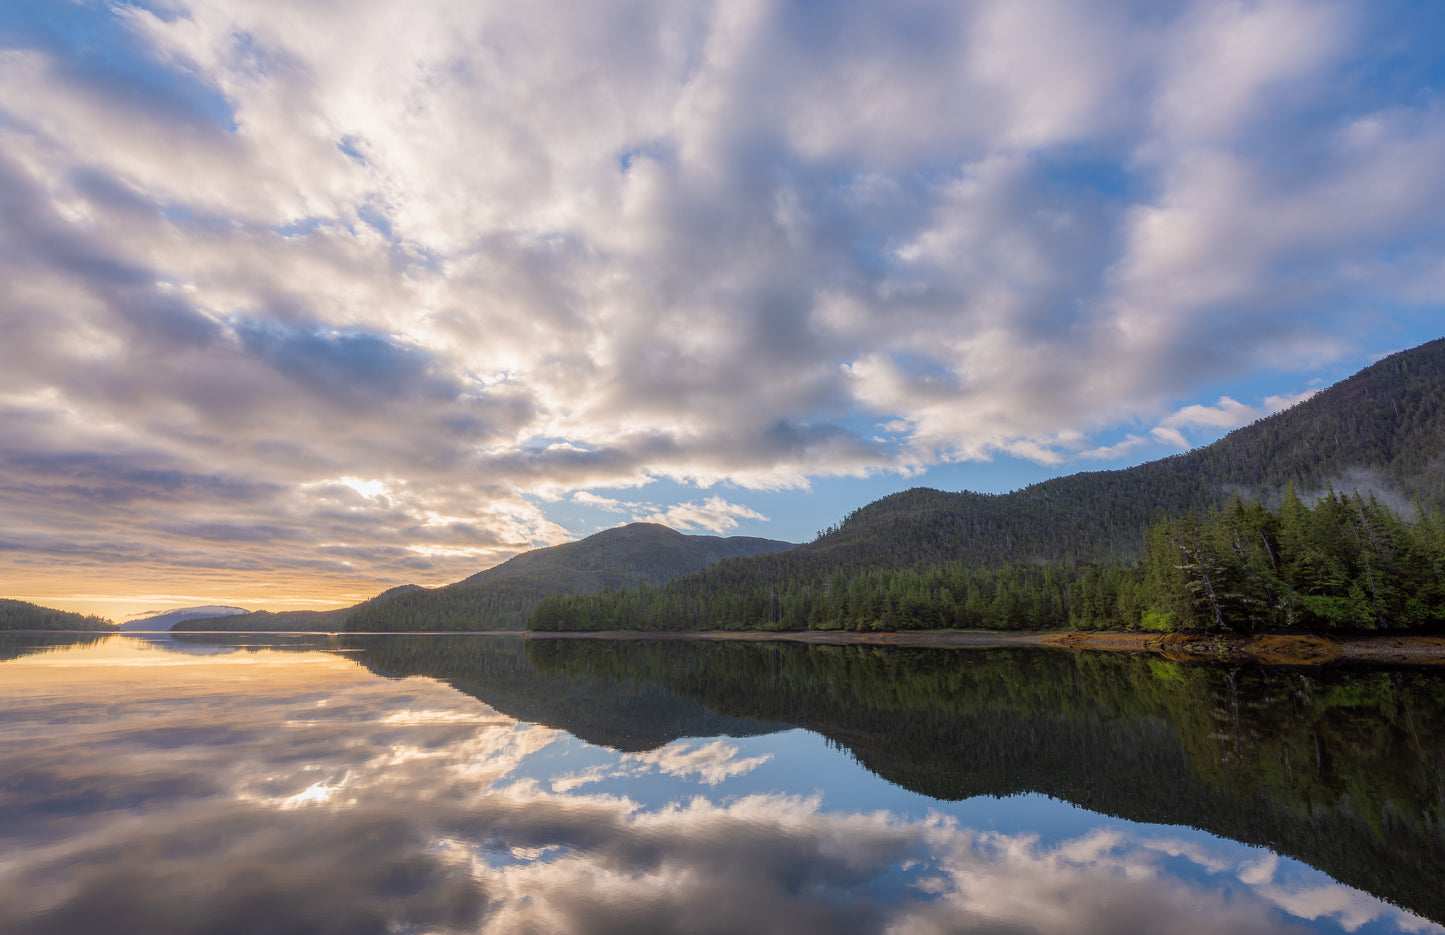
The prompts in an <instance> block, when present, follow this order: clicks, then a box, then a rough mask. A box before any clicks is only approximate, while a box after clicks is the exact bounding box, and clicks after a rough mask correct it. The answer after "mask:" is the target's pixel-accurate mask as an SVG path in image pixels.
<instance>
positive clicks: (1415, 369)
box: [542, 339, 1445, 628]
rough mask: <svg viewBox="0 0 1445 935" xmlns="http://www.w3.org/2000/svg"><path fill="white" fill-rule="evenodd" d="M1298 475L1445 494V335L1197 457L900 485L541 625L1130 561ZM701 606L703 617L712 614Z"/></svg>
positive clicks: (571, 607) (1269, 497) (1312, 482)
mask: <svg viewBox="0 0 1445 935" xmlns="http://www.w3.org/2000/svg"><path fill="white" fill-rule="evenodd" d="M1289 485H1293V486H1294V488H1295V490H1296V491H1298V492H1299V493H1300V494H1301V495H1302V496H1305V497H1306V498H1308V497H1309V496H1310V495H1311V494H1313V493H1318V492H1322V491H1324V490H1326V489H1328V488H1330V487H1333V488H1335V489H1336V490H1341V491H1348V490H1354V489H1358V490H1360V491H1361V492H1362V493H1373V494H1375V495H1377V496H1378V497H1379V498H1380V499H1381V500H1382V502H1385V503H1387V504H1389V505H1392V506H1394V507H1395V508H1397V509H1404V510H1406V511H1408V510H1410V508H1411V507H1410V504H1411V501H1412V500H1415V501H1418V502H1419V503H1420V504H1421V505H1423V506H1425V507H1427V508H1430V509H1440V508H1442V507H1445V339H1441V340H1437V341H1432V342H1430V343H1429V344H1425V345H1422V346H1420V347H1417V348H1414V349H1412V350H1408V351H1403V352H1400V353H1398V354H1394V355H1392V356H1390V357H1387V358H1385V359H1383V360H1381V361H1379V362H1378V363H1376V364H1374V365H1372V366H1370V367H1368V368H1366V369H1365V370H1362V371H1361V372H1359V373H1357V374H1355V375H1354V376H1352V377H1350V378H1348V379H1346V380H1344V381H1341V382H1340V383H1337V384H1335V385H1334V386H1332V387H1330V388H1328V389H1326V390H1323V391H1321V392H1319V393H1317V394H1315V395H1314V396H1312V397H1311V398H1309V399H1307V400H1305V401H1303V402H1301V403H1299V404H1297V405H1295V406H1293V407H1291V408H1290V409H1288V410H1285V411H1283V412H1280V413H1276V414H1275V415H1272V416H1269V417H1268V418H1265V419H1261V420H1259V421H1258V422H1255V423H1253V424H1251V425H1248V426H1246V427H1244V428H1241V429H1238V430H1236V431H1234V432H1231V433H1230V434H1229V435H1227V436H1225V437H1224V438H1222V439H1220V440H1219V441H1217V442H1215V443H1214V444H1212V445H1209V446H1207V447H1204V448H1199V449H1196V450H1194V451H1191V452H1188V453H1186V454H1180V455H1175V456H1173V457H1170V458H1164V459H1162V460H1159V461H1152V462H1149V463H1147V464H1142V465H1139V466H1137V467H1133V468H1127V469H1124V470H1116V471H1098V472H1091V473H1081V474H1074V475H1070V476H1068V477H1060V478H1055V479H1053V480H1048V481H1044V482H1042V483H1038V484H1034V485H1032V486H1029V487H1026V488H1023V489H1022V490H1018V491H1015V492H1013V493H1009V494H979V493H968V492H964V493H945V492H943V491H939V490H929V489H923V488H918V489H914V490H908V491H904V492H902V493H898V494H894V495H893V496H890V497H885V498H883V499H881V500H878V501H876V502H874V503H871V504H868V505H867V506H864V507H862V508H860V509H858V510H855V511H854V512H853V513H851V514H850V515H849V516H848V517H847V518H846V519H844V520H843V522H842V523H841V524H840V525H839V526H838V527H836V528H835V529H833V530H831V531H830V532H828V533H827V534H825V535H822V536H820V537H819V538H818V539H816V540H815V541H813V542H811V543H808V544H806V545H802V546H799V547H798V548H796V549H793V550H791V551H788V552H785V553H782V554H778V555H764V556H759V557H754V558H751V559H746V560H741V561H737V562H729V563H727V564H725V565H720V566H717V567H714V568H710V569H707V570H705V571H703V572H700V573H697V574H694V575H691V576H688V577H686V578H681V579H678V580H676V581H674V582H672V583H671V584H670V585H668V586H667V587H666V588H665V589H659V590H657V591H652V592H644V593H643V594H639V595H628V596H625V597H622V596H619V597H618V598H616V599H613V600H610V601H609V602H607V603H608V606H607V607H606V608H605V613H603V614H599V613H598V612H597V609H594V608H588V607H584V606H581V604H580V602H577V601H571V602H560V603H559V602H549V603H548V605H547V606H546V607H545V610H546V612H547V613H546V616H547V617H548V620H547V621H544V622H542V625H544V626H549V627H550V626H555V625H562V626H566V627H569V628H570V626H572V625H575V624H576V623H582V624H585V623H586V620H587V619H588V617H589V616H592V617H599V616H605V617H607V618H610V619H611V620H614V621H619V622H621V621H626V620H629V619H642V618H647V619H652V620H660V619H664V618H665V619H671V620H676V619H679V618H680V617H681V616H685V615H686V611H685V610H684V612H683V613H682V614H679V613H674V612H671V611H669V612H668V613H660V607H661V606H662V605H666V606H667V607H677V608H702V607H708V608H719V607H721V615H722V618H723V619H722V620H721V621H719V620H716V619H715V620H714V621H713V622H712V623H711V624H709V625H714V626H716V625H730V626H764V625H770V624H772V623H773V622H775V621H777V620H778V619H779V615H780V608H781V607H782V605H783V601H784V598H785V596H787V595H790V594H791V595H797V594H804V593H807V592H808V591H810V590H817V589H821V590H823V591H824V592H826V590H827V589H828V588H829V587H830V586H836V585H839V584H841V583H843V582H845V581H846V580H847V579H850V578H854V577H855V576H858V575H860V574H863V573H866V572H878V571H889V570H899V569H911V570H918V571H923V570H927V569H932V568H939V567H942V566H945V565H949V566H963V567H968V568H980V569H982V568H997V567H1002V566H1010V565H1034V564H1039V563H1045V562H1058V563H1066V564H1067V563H1075V562H1088V563H1106V564H1128V563H1132V562H1134V561H1135V560H1137V559H1138V558H1139V557H1140V556H1141V555H1142V554H1143V551H1144V545H1145V533H1146V530H1147V529H1148V528H1149V527H1150V526H1151V525H1153V524H1154V523H1155V522H1157V521H1158V520H1159V519H1161V518H1165V517H1179V516H1183V515H1185V514H1188V513H1196V514H1202V513H1205V512H1207V511H1209V510H1210V509H1213V508H1216V507H1219V506H1223V505H1224V504H1225V503H1227V502H1228V501H1229V500H1230V499H1231V498H1232V497H1233V496H1234V495H1235V494H1239V495H1241V496H1243V497H1244V498H1246V499H1251V500H1260V501H1262V502H1264V503H1266V504H1275V503H1278V502H1279V501H1280V499H1281V496H1282V494H1283V491H1284V490H1285V489H1286V487H1287V486H1289ZM719 595H724V596H726V597H727V598H728V599H727V600H725V601H722V602H721V603H722V604H726V605H727V606H721V605H720V602H719V599H718V596H719ZM775 600H776V603H775ZM624 605H625V606H624ZM639 611H640V612H639ZM693 616H695V617H696V618H697V620H698V621H700V622H699V623H697V624H696V625H703V622H701V621H702V618H703V617H705V616H708V614H694V615H693ZM712 616H713V617H716V616H717V614H716V613H713V614H712ZM558 621H561V623H558ZM685 625H693V624H685Z"/></svg>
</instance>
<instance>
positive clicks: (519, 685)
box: [0, 635, 1445, 935]
mask: <svg viewBox="0 0 1445 935" xmlns="http://www.w3.org/2000/svg"><path fill="white" fill-rule="evenodd" d="M1441 921H1445V677H1442V675H1441V674H1439V673H1435V672H1430V671H1425V670H1415V671H1411V670H1363V669H1353V670H1344V669H1333V670H1323V671H1305V670H1263V669H1257V668H1223V667H1212V666H1186V665H1181V664H1176V663H1173V662H1168V661H1164V660H1159V659H1138V658H1128V657H1121V656H1111V655H1104V654H1072V653H1068V652H1063V651H1058V650H1046V649H1005V650H976V649H917V648H880V647H860V646H847V647H840V646H804V645H792V644H754V643H706V642H662V643H655V642H641V641H638V642H633V641H623V642H603V641H586V640H567V641H562V640H540V639H521V638H511V637H507V638H495V637H494V638H483V637H469V636H439V637H403V636H355V637H350V636H348V637H258V636H252V637H235V636H230V637H221V636H202V635H186V636H180V635H176V636H175V637H168V636H155V637H150V638H136V637H122V636H113V637H110V636H108V637H100V638H95V637H87V638H66V637H56V636H23V635H10V636H0V931H3V932H5V933H14V935H22V933H45V935H66V933H87V935H90V933H95V932H147V933H169V932H185V933H191V932H195V933H229V932H246V933H292V932H295V933H331V932H334V933H371V932H375V933H433V932H436V933H440V932H486V933H492V932H498V933H532V932H537V933H544V932H577V933H594V932H595V933H610V932H689V933H711V932H746V933H749V935H760V933H769V932H790V933H792V932H845V933H847V932H889V933H900V935H902V933H909V935H913V933H917V935H925V933H945V932H979V933H984V932H987V933H1015V932H1017V933H1024V932H1030V933H1121V932H1171V933H1196V932H1197V933H1206V932H1208V933H1216V932H1261V933H1263V932H1271V933H1273V932H1340V931H1344V932H1359V933H1373V932H1445V929H1442V928H1441V927H1440V926H1439V925H1438V924H1436V923H1438V922H1441Z"/></svg>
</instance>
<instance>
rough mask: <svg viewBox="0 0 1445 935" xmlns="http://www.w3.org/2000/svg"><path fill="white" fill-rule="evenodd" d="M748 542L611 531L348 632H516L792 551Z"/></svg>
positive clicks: (424, 597)
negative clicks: (538, 618)
mask: <svg viewBox="0 0 1445 935" xmlns="http://www.w3.org/2000/svg"><path fill="white" fill-rule="evenodd" d="M793 547H794V546H793V544H792V543H790V542H778V541H776V540H773V539H757V538H752V537H747V536H732V537H727V538H723V537H719V536H686V535H683V534H682V533H680V532H677V531H676V530H673V529H669V528H668V527H666V526H660V525H657V524H655V523H632V524H631V525H628V526H620V527H618V528H616V529H606V530H603V531H602V532H599V533H597V534H596V535H592V536H588V537H587V538H585V539H581V540H578V541H577V542H568V543H565V544H563V545H554V546H552V547H551V548H546V549H534V550H532V551H531V552H524V553H522V554H521V555H518V556H516V557H515V558H512V559H510V560H508V561H506V562H503V563H502V564H500V565H497V566H496V567H494V568H488V569H487V570H486V571H482V572H478V573H477V574H475V575H472V576H471V577H470V578H467V579H466V580H464V581H459V582H457V583H456V584H451V585H447V586H446V587H443V588H436V589H434V590H429V589H424V588H419V589H416V590H412V591H408V592H406V593H404V594H398V595H395V596H393V597H390V598H388V599H386V600H376V601H372V602H368V603H367V604H362V605H360V606H358V607H357V608H355V611H354V612H353V613H352V614H351V616H350V617H349V619H348V620H347V622H346V629H347V630H366V631H374V630H515V629H521V628H522V627H523V626H525V625H526V622H527V617H528V615H529V614H530V613H531V611H532V608H533V607H534V606H536V604H537V602H538V601H540V600H541V599H543V598H544V597H548V596H552V595H559V594H563V595H565V594H592V593H596V592H599V591H607V590H615V589H618V588H630V587H637V586H639V585H657V584H661V583H663V582H665V581H670V580H671V579H673V578H676V577H678V576H680V575H686V574H689V573H692V572H696V571H699V570H701V569H704V568H707V567H708V566H710V565H713V564H716V563H717V562H720V561H722V560H723V559H725V558H738V557H746V556H755V555H760V554H763V553H770V552H779V551H782V550H784V549H791V548H793Z"/></svg>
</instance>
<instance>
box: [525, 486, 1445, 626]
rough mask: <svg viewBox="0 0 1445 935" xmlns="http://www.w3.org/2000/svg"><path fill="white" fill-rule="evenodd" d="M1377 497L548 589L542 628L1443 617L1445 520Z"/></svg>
mask: <svg viewBox="0 0 1445 935" xmlns="http://www.w3.org/2000/svg"><path fill="white" fill-rule="evenodd" d="M1415 513H1416V516H1415V518H1414V519H1410V520H1407V519H1405V518H1403V517H1402V516H1400V515H1399V514H1397V513H1395V512H1394V511H1392V510H1390V509H1389V508H1387V507H1386V506H1384V505H1383V504H1381V503H1380V502H1379V501H1378V500H1377V499H1376V498H1375V497H1374V496H1373V495H1370V496H1364V495H1361V494H1360V493H1358V492H1353V493H1348V494H1345V493H1337V492H1334V491H1329V492H1327V493H1325V494H1324V495H1322V496H1320V497H1318V498H1317V499H1315V500H1314V501H1313V502H1306V501H1305V500H1303V499H1302V498H1301V497H1300V496H1299V495H1298V494H1297V493H1296V492H1295V490H1294V488H1293V486H1289V487H1287V488H1286V490H1285V492H1284V494H1283V496H1282V498H1281V502H1280V505H1279V506H1278V507H1277V508H1275V509H1270V508H1267V507H1266V506H1264V505H1263V504H1261V503H1258V502H1246V501H1244V500H1243V499H1241V498H1239V497H1235V498H1234V500H1233V501H1232V502H1231V503H1230V504H1229V505H1227V506H1226V507H1224V508H1223V509H1219V510H1215V511H1212V512H1211V513H1209V514H1207V515H1205V516H1203V517H1199V516H1196V515H1195V514H1193V513H1188V514H1185V515H1183V516H1181V517H1179V518H1175V519H1164V520H1161V521H1160V522H1158V523H1156V524H1155V525H1153V526H1152V527H1151V528H1150V529H1149V530H1148V531H1147V534H1146V536H1145V542H1144V555H1143V558H1142V559H1141V560H1139V561H1137V562H1134V563H1128V564H1126V563H1112V564H1111V563H1093V562H1078V561H1072V562H1069V561H1055V562H1043V563H1028V564H1010V565H1001V566H997V567H992V568H978V567H969V566H966V565H963V564H961V563H950V564H942V565H938V566H935V567H932V568H926V569H916V568H873V569H867V570H862V571H858V572H856V573H853V574H851V575H850V574H847V573H846V572H844V571H843V570H840V569H835V570H834V571H833V572H832V574H831V575H829V576H828V577H827V578H825V579H823V580H821V581H818V580H816V579H809V578H806V577H791V576H789V575H787V574H786V572H787V571H788V570H789V569H788V568H787V566H786V565H783V564H781V563H776V564H774V563H758V562H751V563H742V562H724V563H722V564H721V565H718V566H715V567H714V568H713V569H711V570H710V572H709V573H708V574H706V575H694V576H691V577H688V578H682V579H678V580H676V581H673V582H670V583H668V584H665V585H662V586H660V587H644V588H635V589H627V590H617V591H612V592H607V593H602V594H591V595H578V596H554V597H549V598H546V599H544V600H542V601H541V602H540V603H539V604H538V605H537V606H536V608H535V609H534V610H533V612H532V614H531V617H530V620H529V625H530V626H531V627H532V628H533V629H539V630H607V629H640V630H691V629H765V630H766V629H776V630H803V629H821V630H830V629H831V630H920V629H952V628H957V629H1043V628H1058V627H1070V628H1077V629H1090V630H1097V629H1145V630H1159V631H1175V630H1187V631H1199V630H1205V631H1208V630H1224V631H1250V632H1253V631H1256V630H1261V629H1291V628H1308V629H1341V630H1370V629H1386V628H1389V629H1409V628H1420V627H1426V626H1433V625H1440V624H1442V623H1445V521H1442V519H1441V517H1440V515H1439V514H1438V513H1435V512H1426V511H1424V510H1423V509H1417V510H1416V511H1415Z"/></svg>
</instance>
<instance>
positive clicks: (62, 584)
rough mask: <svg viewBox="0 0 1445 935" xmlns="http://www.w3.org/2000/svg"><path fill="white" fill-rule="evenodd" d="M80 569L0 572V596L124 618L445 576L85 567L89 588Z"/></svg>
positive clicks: (353, 599) (339, 601) (349, 594)
mask: <svg viewBox="0 0 1445 935" xmlns="http://www.w3.org/2000/svg"><path fill="white" fill-rule="evenodd" d="M78 574H79V573H77V574H68V575H64V574H62V575H54V574H47V575H44V576H38V577H30V578H27V579H26V580H24V581H20V580H15V579H6V578H0V597H4V598H9V599H11V600H17V601H27V602H29V603H31V604H38V605H39V606H41V607H49V608H52V609H54V610H65V611H71V612H74V613H81V614H89V615H95V616H99V617H104V618H106V619H108V620H110V621H112V622H114V623H117V624H120V623H125V622H127V621H130V620H138V619H141V618H143V617H148V616H151V615H154V614H157V613H164V612H166V611H171V610H179V609H181V608H185V607H198V606H206V605H218V606H220V605H224V606H227V607H244V608H245V609H246V610H252V611H254V610H269V611H286V610H335V609H336V608H339V607H350V606H352V605H354V604H359V603H361V602H362V601H364V600H367V599H368V598H372V597H375V596H376V595H378V594H380V593H381V592H382V591H385V590H387V589H388V588H392V587H396V586H397V585H400V584H405V583H416V584H422V585H423V586H424V587H435V586H437V585H440V584H447V583H450V582H449V581H439V582H404V581H394V582H384V581H375V580H371V579H357V580H339V581H338V580H335V579H327V578H307V577H305V576H287V577H285V578H280V577H279V576H278V577H277V578H274V579H271V580H256V579H254V578H252V577H250V576H216V575H195V576H191V577H179V578H178V577H175V576H169V577H168V579H167V580H166V581H165V582H164V583H161V582H158V581H157V580H155V579H145V578H132V577H129V576H121V575H112V576H97V575H93V574H91V573H89V572H86V573H83V575H84V577H83V580H84V590H83V591H77V589H76V587H75V584H76V578H77V576H78Z"/></svg>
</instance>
